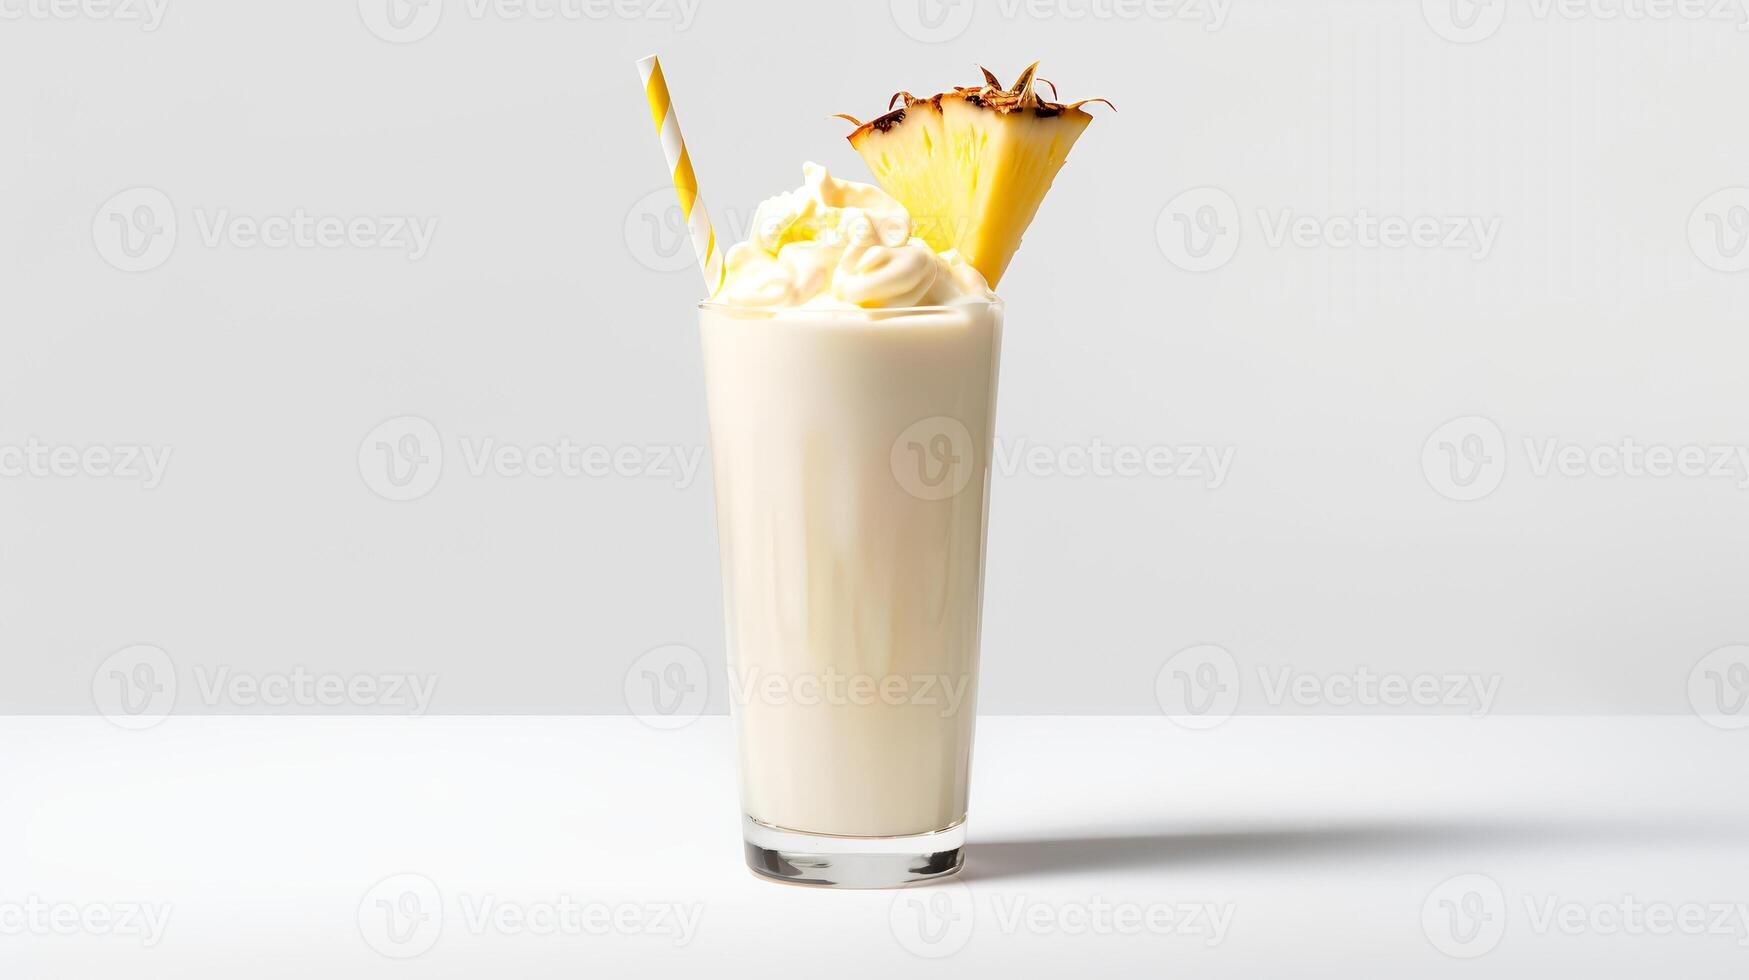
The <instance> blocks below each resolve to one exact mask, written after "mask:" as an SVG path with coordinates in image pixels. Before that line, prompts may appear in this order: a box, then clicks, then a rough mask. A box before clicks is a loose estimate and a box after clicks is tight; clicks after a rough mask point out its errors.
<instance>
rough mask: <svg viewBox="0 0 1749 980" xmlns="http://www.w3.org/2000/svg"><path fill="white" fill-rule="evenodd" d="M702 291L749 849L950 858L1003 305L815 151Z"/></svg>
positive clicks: (763, 855)
mask: <svg viewBox="0 0 1749 980" xmlns="http://www.w3.org/2000/svg"><path fill="white" fill-rule="evenodd" d="M754 223H755V228H754V230H753V234H752V236H751V237H750V239H749V241H747V242H744V243H742V244H739V245H736V246H735V247H734V248H733V249H731V250H730V251H729V253H728V257H727V270H728V277H727V282H726V284H725V286H724V288H723V290H722V291H721V292H720V293H719V294H718V296H717V297H716V298H715V301H713V302H710V303H706V304H704V305H703V306H701V307H700V312H699V325H700V332H701V336H702V339H703V346H704V368H705V382H706V388H707V392H708V401H709V411H710V429H711V453H712V460H713V463H714V473H715V481H716V498H717V529H718V535H719V538H720V544H721V553H722V570H723V593H724V612H725V619H726V622H727V637H728V643H727V649H728V669H729V676H730V685H731V694H732V699H731V702H732V710H733V712H734V715H735V720H736V727H737V731H738V737H739V743H740V769H741V799H742V806H743V810H744V813H745V823H744V832H745V837H746V840H747V854H748V863H749V865H750V866H751V867H752V868H753V869H754V870H755V871H756V872H758V873H760V874H764V875H767V876H769V877H773V878H779V879H782V880H786V881H798V882H808V883H817V884H834V885H890V884H899V883H903V882H906V881H914V880H920V879H923V878H929V877H935V876H938V875H940V874H951V873H952V872H953V871H955V870H958V868H959V866H960V861H961V856H962V853H963V851H962V845H963V842H964V829H963V823H964V820H965V816H966V796H967V783H968V778H969V774H970V767H971V753H972V731H973V725H974V722H975V707H974V706H975V700H976V694H977V664H978V638H979V624H980V618H981V614H982V606H983V566H984V535H985V520H986V503H987V501H988V497H989V489H990V488H989V481H990V454H991V446H992V438H993V430H992V422H993V416H994V412H995V399H996V374H997V361H998V355H999V352H1000V349H1001V335H1002V307H1001V304H1000V303H999V302H998V301H997V300H996V298H995V296H994V294H992V293H991V292H990V291H989V289H988V288H987V287H986V286H985V285H984V281H983V278H982V277H981V276H980V275H979V274H978V273H977V271H976V270H974V269H972V268H971V267H970V266H969V265H967V264H965V263H964V262H963V261H961V260H960V259H959V257H958V256H957V255H956V254H954V253H952V252H947V253H940V254H938V253H936V252H935V251H933V250H932V249H931V248H930V247H929V246H928V245H926V244H924V243H923V242H922V241H921V240H920V239H916V238H912V237H911V235H910V231H911V227H912V223H911V219H910V216H909V215H908V214H907V213H906V212H905V211H904V209H903V208H902V207H900V206H899V205H898V204H897V203H896V202H894V201H893V200H892V199H891V198H890V197H887V196H886V195H885V194H884V193H883V192H882V191H880V190H879V189H878V188H875V187H871V186H869V185H865V184H854V183H850V182H846V181H835V180H833V179H832V178H831V177H830V176H829V175H827V174H826V173H825V171H824V170H821V169H820V168H817V167H809V168H808V170H807V182H806V183H805V184H804V186H803V187H802V188H801V189H800V190H798V191H795V192H792V193H790V194H785V195H781V196H780V197H777V198H773V199H772V200H770V201H767V202H766V203H765V204H764V205H762V206H761V208H760V211H759V213H758V215H756V217H755V221H754Z"/></svg>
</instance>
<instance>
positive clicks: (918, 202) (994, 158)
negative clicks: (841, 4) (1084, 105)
mask: <svg viewBox="0 0 1749 980" xmlns="http://www.w3.org/2000/svg"><path fill="white" fill-rule="evenodd" d="M1092 121H1093V117H1092V116H1091V115H1090V114H1089V113H1087V112H1085V111H1083V110H1082V109H1080V108H1077V107H1059V106H1048V107H1044V108H1030V107H1025V108H1012V109H998V108H992V107H990V106H989V105H987V104H984V103H983V102H982V101H981V100H978V99H975V98H967V97H963V96H957V97H956V96H955V95H953V94H948V93H944V94H943V95H940V96H936V97H935V98H932V99H921V100H916V101H913V102H910V103H909V104H908V105H906V107H905V108H903V109H900V110H897V111H895V112H891V113H888V114H887V115H885V116H882V117H881V118H880V119H877V120H874V121H873V122H870V123H868V124H866V125H863V126H861V127H859V128H858V129H857V130H856V132H854V133H852V134H851V135H850V143H851V145H852V146H854V147H855V148H856V151H857V152H858V153H859V154H861V156H862V158H863V160H864V161H865V162H866V163H867V164H868V167H869V170H870V171H872V172H873V174H874V176H875V180H876V181H877V182H879V183H880V185H881V188H882V189H883V190H885V191H886V192H887V193H888V194H891V195H892V196H893V197H895V198H897V199H898V200H899V202H900V203H901V204H903V205H905V207H906V208H907V209H908V210H909V211H910V212H911V217H912V220H913V221H914V222H915V224H916V235H917V236H918V237H919V238H922V239H923V240H924V241H925V242H928V243H929V245H930V247H931V248H934V249H936V250H937V251H946V250H948V249H958V250H959V252H960V254H961V255H963V256H964V257H965V259H966V261H967V262H968V263H970V264H971V265H972V267H973V268H975V269H977V270H978V271H979V272H980V273H982V274H983V276H984V279H985V281H986V282H988V283H989V284H990V285H991V287H994V286H995V285H996V283H997V281H998V280H1000V279H1001V278H1002V274H1003V273H1004V272H1005V271H1006V270H1007V268H1008V263H1009V260H1010V259H1012V258H1013V257H1014V252H1015V250H1016V249H1018V248H1019V247H1020V241H1021V237H1022V235H1024V234H1025V232H1026V229H1027V226H1028V225H1030V224H1031V223H1032V219H1033V217H1034V216H1035V215H1036V214H1037V213H1038V209H1039V205H1040V204H1041V203H1042V202H1043V201H1044V197H1045V194H1046V193H1047V192H1049V190H1050V188H1051V182H1052V181H1053V180H1054V179H1055V178H1056V175H1057V172H1058V171H1059V170H1061V169H1062V167H1063V163H1064V161H1066V160H1067V159H1068V156H1069V149H1070V147H1072V146H1074V144H1075V140H1076V139H1078V138H1080V136H1081V134H1082V132H1084V131H1085V130H1086V129H1087V126H1088V124H1089V123H1091V122H1092Z"/></svg>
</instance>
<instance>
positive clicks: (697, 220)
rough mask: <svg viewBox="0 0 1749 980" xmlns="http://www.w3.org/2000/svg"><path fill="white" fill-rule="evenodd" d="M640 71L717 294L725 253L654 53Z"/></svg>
mask: <svg viewBox="0 0 1749 980" xmlns="http://www.w3.org/2000/svg"><path fill="white" fill-rule="evenodd" d="M638 74H639V75H642V76H643V79H644V97H645V98H647V99H649V100H650V118H651V120H653V121H654V122H655V123H656V135H657V136H659V137H661V140H662V154H663V155H664V156H666V157H667V158H668V170H669V172H671V173H672V174H673V175H674V193H675V194H677V195H679V196H680V214H681V217H682V218H684V219H685V221H686V230H687V231H688V232H690V233H691V235H692V249H693V251H694V252H697V253H698V266H699V268H700V269H703V270H704V288H705V289H706V290H707V291H708V292H709V293H710V294H711V295H713V296H714V295H716V291H717V288H718V287H719V286H721V285H722V284H723V254H722V252H721V251H719V250H718V248H717V233H716V230H715V229H713V228H712V227H711V219H710V215H709V214H707V213H705V208H704V202H703V201H701V200H699V197H698V178H697V177H696V176H694V175H693V172H692V158H691V157H689V156H687V154H686V141H685V140H684V139H681V137H680V120H679V119H677V118H675V116H674V102H673V100H672V99H670V98H669V97H668V82H667V81H666V80H665V79H663V77H662V63H661V62H660V61H657V60H656V56H655V55H650V56H649V57H647V58H639V59H638Z"/></svg>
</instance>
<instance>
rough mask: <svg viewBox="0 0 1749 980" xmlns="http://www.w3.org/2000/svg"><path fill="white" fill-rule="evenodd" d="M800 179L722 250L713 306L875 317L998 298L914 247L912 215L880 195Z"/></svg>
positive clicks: (817, 177)
mask: <svg viewBox="0 0 1749 980" xmlns="http://www.w3.org/2000/svg"><path fill="white" fill-rule="evenodd" d="M802 174H803V181H802V186H801V187H799V188H797V189H796V190H793V191H789V192H787V193H784V194H779V195H778V196H776V197H774V198H771V199H769V200H767V201H766V202H765V203H763V204H761V205H759V209H758V210H757V211H755V212H754V214H753V229H752V233H751V234H750V235H749V237H748V239H747V240H746V241H744V242H742V243H740V244H739V245H736V246H735V247H733V248H731V249H729V254H728V256H727V257H726V259H725V271H726V276H725V279H724V281H723V287H722V289H721V290H719V291H718V293H717V296H716V299H717V300H718V301H719V302H723V303H728V304H730V305H733V306H763V307H785V306H807V307H863V308H878V307H897V306H944V305H948V304H951V303H956V302H967V301H976V300H986V301H987V300H990V299H994V298H995V294H994V293H992V292H991V291H990V287H989V286H988V285H986V284H985V282H984V277H983V276H982V275H980V274H979V273H978V270H976V269H974V268H972V267H971V266H970V265H968V264H967V263H966V261H965V260H964V259H962V258H960V256H959V253H958V252H955V251H953V250H951V249H950V250H949V251H946V252H940V253H937V252H936V251H935V250H934V249H932V248H930V247H929V245H928V243H926V242H924V241H923V239H921V238H915V237H912V235H911V215H910V213H909V212H907V211H906V210H905V207H904V205H902V204H900V203H899V202H898V201H896V200H894V199H893V198H892V197H891V196H889V195H888V194H887V193H886V192H885V191H883V190H881V189H880V188H878V187H875V186H874V185H872V184H859V183H856V182H855V181H849V180H838V179H836V178H834V177H833V176H832V175H831V174H829V173H827V172H826V168H825V167H822V166H819V165H818V164H813V163H809V164H804V165H803V166H802Z"/></svg>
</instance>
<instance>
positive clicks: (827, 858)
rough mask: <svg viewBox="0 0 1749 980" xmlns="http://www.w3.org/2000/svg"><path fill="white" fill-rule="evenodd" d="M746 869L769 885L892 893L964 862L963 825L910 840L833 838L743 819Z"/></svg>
mask: <svg viewBox="0 0 1749 980" xmlns="http://www.w3.org/2000/svg"><path fill="white" fill-rule="evenodd" d="M741 834H742V837H743V839H745V840H746V842H747V867H749V868H751V869H752V870H753V873H754V874H756V875H759V876H760V877H762V878H769V879H771V880H772V881H783V882H788V883H790V884H792V885H824V886H827V887H830V888H897V887H899V886H900V885H909V884H912V883H914V882H919V881H930V880H932V879H935V878H945V877H947V876H948V875H951V874H955V873H957V872H958V871H959V869H960V866H961V865H962V864H964V863H965V859H966V825H965V824H964V823H961V824H957V825H955V826H952V827H949V828H947V829H946V830H938V831H935V832H933V833H928V834H917V835H915V836H912V837H832V836H828V835H826V834H804V833H801V832H799V831H794V830H784V829H782V828H780V827H773V826H771V825H770V824H767V823H760V822H759V821H757V820H755V819H753V818H752V817H748V816H743V817H742V824H741Z"/></svg>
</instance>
